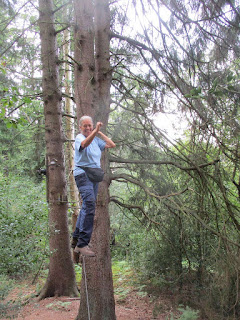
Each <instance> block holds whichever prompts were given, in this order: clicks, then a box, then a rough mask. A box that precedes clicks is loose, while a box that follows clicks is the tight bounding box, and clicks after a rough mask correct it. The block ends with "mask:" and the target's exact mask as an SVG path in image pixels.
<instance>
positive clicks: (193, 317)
mask: <svg viewBox="0 0 240 320" xmlns="http://www.w3.org/2000/svg"><path fill="white" fill-rule="evenodd" d="M178 311H180V312H182V314H181V316H180V317H178V318H175V317H173V316H172V317H171V320H174V319H177V320H197V319H199V311H195V310H193V309H191V308H190V307H188V306H187V307H186V308H184V307H180V308H178Z"/></svg>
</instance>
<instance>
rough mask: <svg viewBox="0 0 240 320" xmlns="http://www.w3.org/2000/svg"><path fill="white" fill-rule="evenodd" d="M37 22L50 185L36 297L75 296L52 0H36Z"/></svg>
mask: <svg viewBox="0 0 240 320" xmlns="http://www.w3.org/2000/svg"><path fill="white" fill-rule="evenodd" d="M39 11H40V17H39V26H40V37H41V58H42V65H43V84H42V85H43V100H44V114H45V140H46V157H47V163H48V167H47V175H48V188H49V198H48V201H49V232H50V251H51V255H50V265H49V273H48V278H47V281H46V284H45V286H44V288H43V290H42V292H41V294H40V297H39V299H43V298H45V297H49V296H56V295H57V296H61V295H67V296H76V295H77V294H78V292H77V286H76V281H75V274H74V268H73V263H72V259H71V253H70V242H69V232H68V223H67V189H66V179H65V167H64V154H63V141H64V139H63V134H62V116H61V115H62V112H61V99H62V97H61V93H60V91H59V78H58V68H57V56H56V52H57V47H56V39H55V30H54V18H53V5H52V1H51V0H39Z"/></svg>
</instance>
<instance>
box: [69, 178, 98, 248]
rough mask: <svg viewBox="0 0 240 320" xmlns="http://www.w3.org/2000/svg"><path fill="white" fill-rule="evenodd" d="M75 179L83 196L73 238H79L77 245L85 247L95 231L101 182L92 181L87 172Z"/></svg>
mask: <svg viewBox="0 0 240 320" xmlns="http://www.w3.org/2000/svg"><path fill="white" fill-rule="evenodd" d="M75 181H76V184H77V187H78V190H79V192H80V195H81V198H82V208H81V210H80V213H79V215H78V218H77V223H76V229H75V231H74V232H73V238H77V239H78V242H77V247H79V248H83V247H85V246H87V245H88V244H89V242H90V239H91V235H92V231H93V221H94V215H95V207H96V200H97V192H98V184H99V183H98V182H92V181H90V180H89V179H88V177H87V175H86V173H85V172H84V173H82V174H80V175H78V176H76V177H75Z"/></svg>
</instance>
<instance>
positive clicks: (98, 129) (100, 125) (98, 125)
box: [96, 122, 103, 132]
mask: <svg viewBox="0 0 240 320" xmlns="http://www.w3.org/2000/svg"><path fill="white" fill-rule="evenodd" d="M102 125H103V123H102V122H97V125H96V131H97V132H99V131H100V128H101V127H102Z"/></svg>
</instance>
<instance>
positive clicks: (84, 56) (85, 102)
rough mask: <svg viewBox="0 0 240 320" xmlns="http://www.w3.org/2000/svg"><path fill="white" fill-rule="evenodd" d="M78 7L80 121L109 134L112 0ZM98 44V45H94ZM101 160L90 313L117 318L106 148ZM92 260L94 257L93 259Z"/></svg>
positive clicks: (89, 262) (89, 265)
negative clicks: (87, 118)
mask: <svg viewBox="0 0 240 320" xmlns="http://www.w3.org/2000/svg"><path fill="white" fill-rule="evenodd" d="M74 10H75V35H74V37H75V53H74V60H75V100H76V105H77V117H78V121H79V119H80V118H81V117H82V116H83V115H86V114H87V115H89V116H91V117H92V118H93V120H94V121H95V122H96V121H100V122H102V123H103V127H102V128H101V131H103V133H104V134H105V131H106V126H107V123H108V116H109V112H110V85H111V67H110V61H109V59H110V57H109V41H110V36H109V35H110V10H109V3H108V0H95V1H94V2H93V1H89V0H83V1H78V0H76V1H75V2H74ZM94 48H95V50H94ZM101 166H102V168H103V170H104V171H105V177H104V180H103V181H102V182H101V183H100V184H99V193H98V199H97V203H96V214H95V221H94V229H93V235H92V240H91V242H92V250H93V252H95V253H96V257H95V258H86V278H87V288H88V297H89V301H88V302H89V310H90V315H91V319H99V320H100V319H102V320H103V319H108V320H114V319H116V316H115V303H114V295H113V281H112V271H111V257H110V246H109V234H110V220H109V214H108V203H109V192H108V187H109V184H110V179H109V166H108V160H107V153H106V151H104V152H103V154H102V163H101ZM93 260H94V263H93ZM77 319H78V320H86V319H88V306H87V299H86V291H85V283H84V282H82V285H81V301H80V308H79V313H78V317H77Z"/></svg>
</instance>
